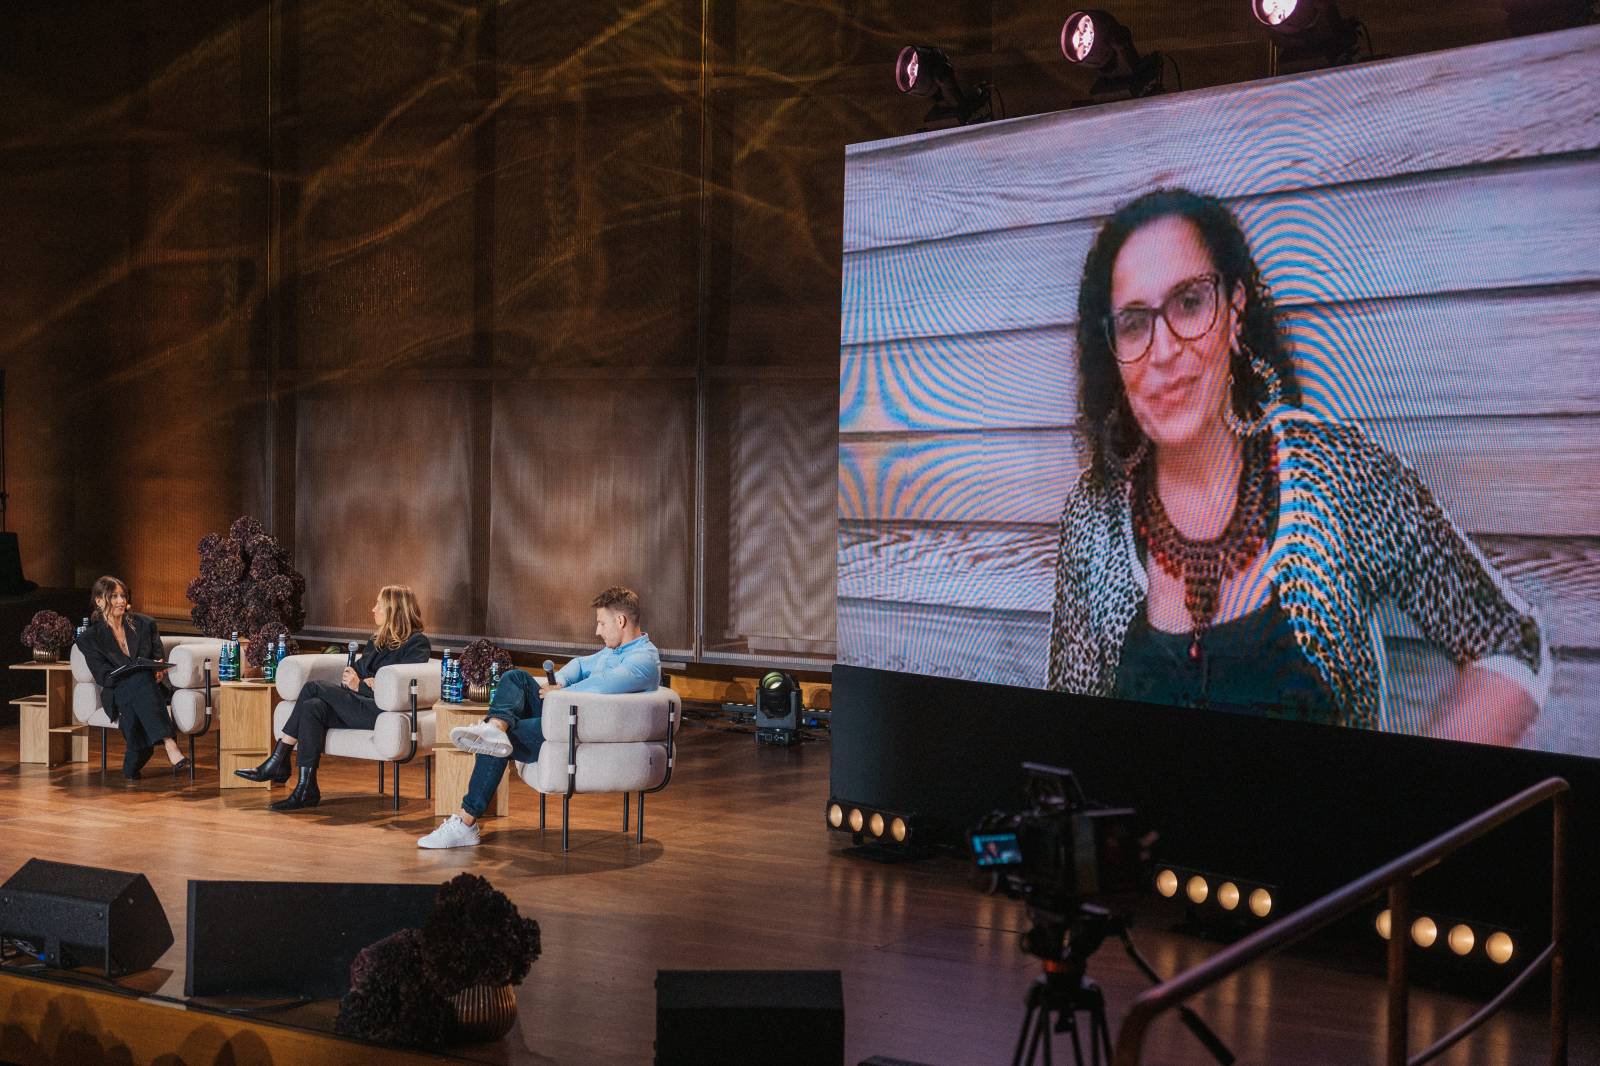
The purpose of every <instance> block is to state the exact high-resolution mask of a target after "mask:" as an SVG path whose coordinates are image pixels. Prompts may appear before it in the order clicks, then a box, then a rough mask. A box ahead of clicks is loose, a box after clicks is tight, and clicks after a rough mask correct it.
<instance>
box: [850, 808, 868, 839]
mask: <svg viewBox="0 0 1600 1066" xmlns="http://www.w3.org/2000/svg"><path fill="white" fill-rule="evenodd" d="M866 824H867V816H866V815H864V814H862V813H861V808H860V807H851V808H850V832H852V833H859V832H861V827H862V826H864V825H866Z"/></svg>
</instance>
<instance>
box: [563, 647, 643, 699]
mask: <svg viewBox="0 0 1600 1066" xmlns="http://www.w3.org/2000/svg"><path fill="white" fill-rule="evenodd" d="M556 681H557V682H558V683H560V685H561V687H562V688H564V689H566V690H568V691H569V692H654V691H655V690H656V688H657V687H658V686H659V685H660V684H661V653H660V652H658V651H656V646H655V645H654V644H652V643H650V636H649V634H640V635H639V636H637V637H634V638H633V639H632V640H630V641H628V642H627V643H626V644H619V645H617V646H616V647H615V648H601V649H600V650H599V651H597V652H595V653H594V654H593V655H585V656H582V657H581V658H577V659H574V660H572V661H571V662H570V663H568V664H567V665H565V666H563V667H562V668H561V669H560V670H558V671H556Z"/></svg>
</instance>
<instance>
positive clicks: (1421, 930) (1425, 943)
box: [1411, 914, 1439, 948]
mask: <svg viewBox="0 0 1600 1066" xmlns="http://www.w3.org/2000/svg"><path fill="white" fill-rule="evenodd" d="M1411 939H1412V940H1414V941H1416V942H1417V946H1418V947H1419V948H1431V947H1433V942H1434V941H1435V940H1438V939H1439V927H1438V926H1437V925H1435V924H1434V921H1433V919H1432V918H1429V917H1428V916H1427V915H1426V914H1424V915H1423V916H1422V917H1421V918H1418V919H1417V920H1416V921H1414V922H1412V923H1411Z"/></svg>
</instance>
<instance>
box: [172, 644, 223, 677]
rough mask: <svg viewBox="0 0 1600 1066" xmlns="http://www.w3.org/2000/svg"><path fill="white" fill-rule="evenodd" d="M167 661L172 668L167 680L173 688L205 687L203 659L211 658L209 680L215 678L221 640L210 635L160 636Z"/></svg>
mask: <svg viewBox="0 0 1600 1066" xmlns="http://www.w3.org/2000/svg"><path fill="white" fill-rule="evenodd" d="M161 643H162V644H163V645H164V646H165V647H166V649H167V661H168V662H169V663H171V664H172V669H171V670H168V671H167V680H168V681H170V682H172V685H173V687H174V688H180V689H183V688H189V689H198V688H205V686H206V680H205V673H204V666H205V660H207V659H210V660H211V680H212V681H213V682H215V681H216V679H217V661H218V660H219V659H221V658H222V641H220V640H212V639H211V638H210V637H162V638H161Z"/></svg>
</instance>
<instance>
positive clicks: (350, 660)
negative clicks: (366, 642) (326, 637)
mask: <svg viewBox="0 0 1600 1066" xmlns="http://www.w3.org/2000/svg"><path fill="white" fill-rule="evenodd" d="M357 647H359V645H357V644H356V642H355V641H353V640H352V641H351V642H350V643H349V645H348V648H349V651H350V657H349V658H348V659H347V660H346V661H345V665H346V666H348V667H350V669H352V670H354V669H355V666H356V649H357Z"/></svg>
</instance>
